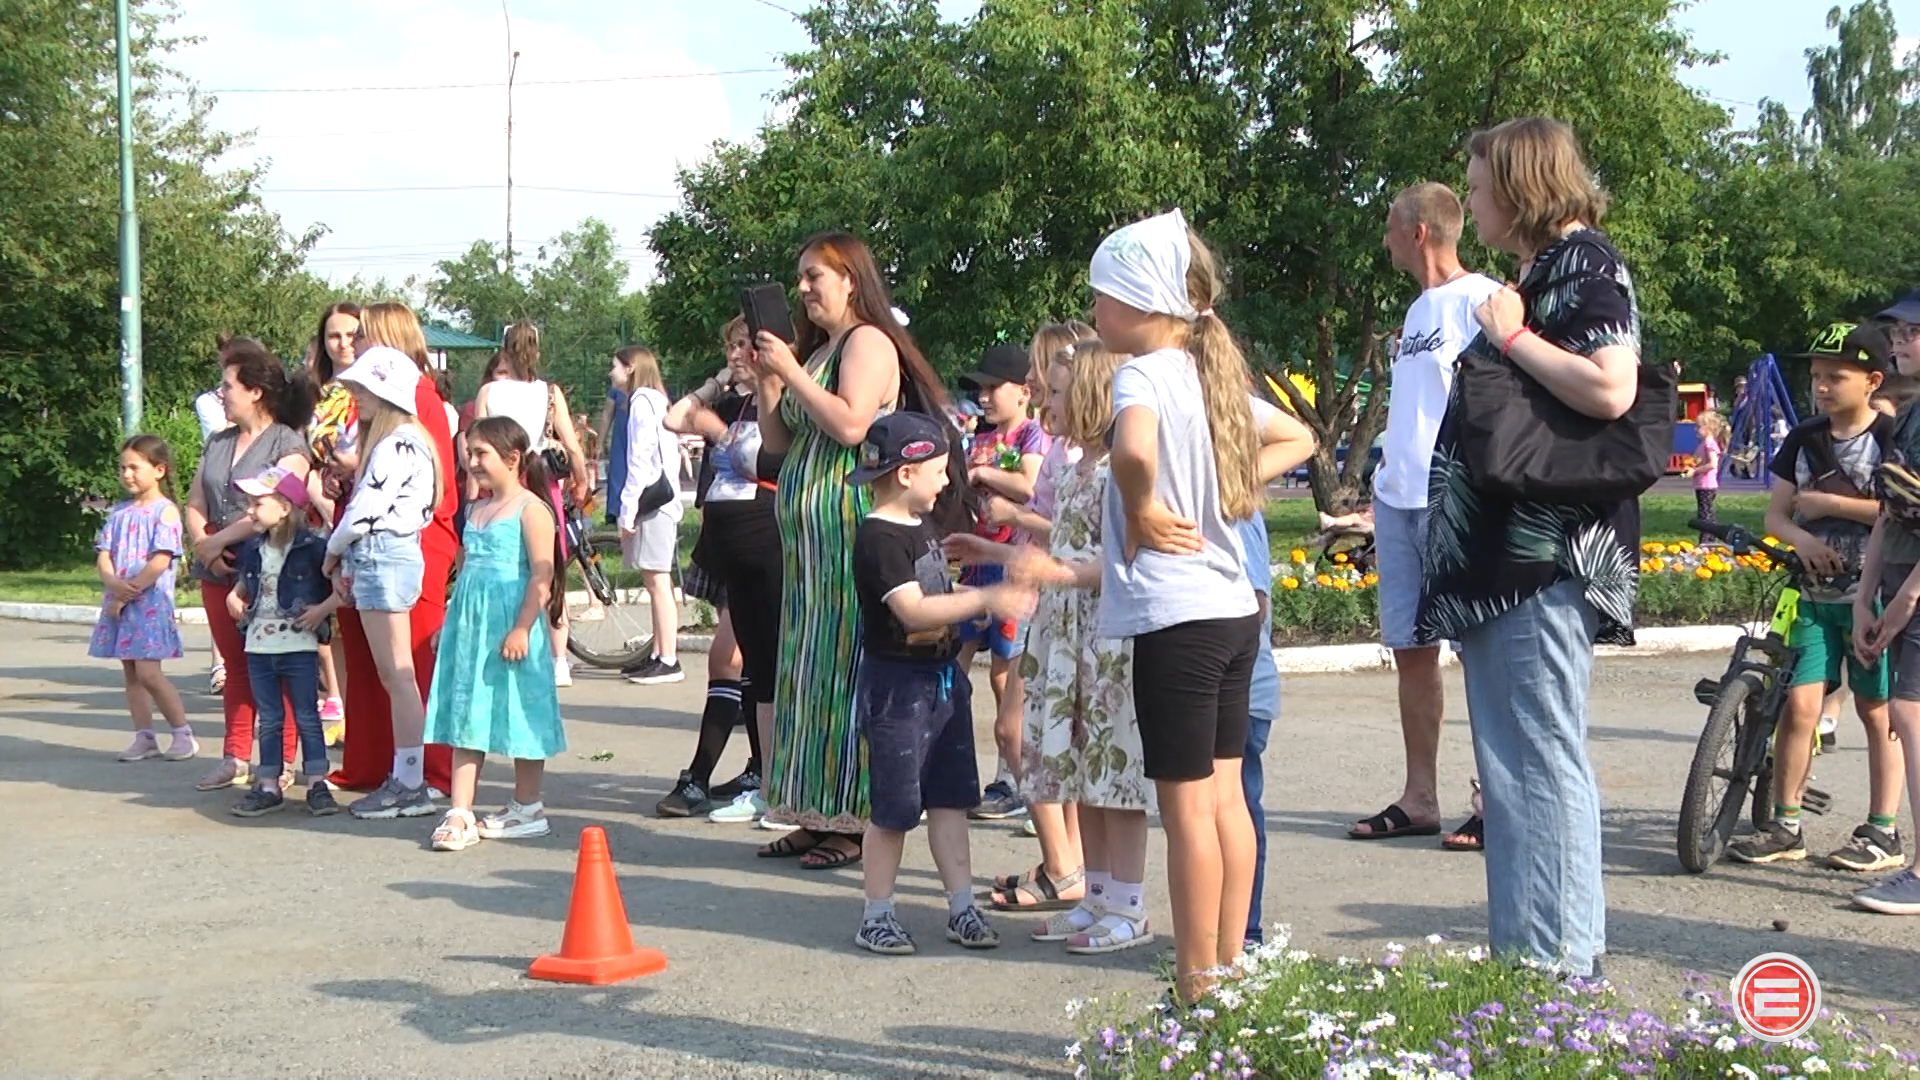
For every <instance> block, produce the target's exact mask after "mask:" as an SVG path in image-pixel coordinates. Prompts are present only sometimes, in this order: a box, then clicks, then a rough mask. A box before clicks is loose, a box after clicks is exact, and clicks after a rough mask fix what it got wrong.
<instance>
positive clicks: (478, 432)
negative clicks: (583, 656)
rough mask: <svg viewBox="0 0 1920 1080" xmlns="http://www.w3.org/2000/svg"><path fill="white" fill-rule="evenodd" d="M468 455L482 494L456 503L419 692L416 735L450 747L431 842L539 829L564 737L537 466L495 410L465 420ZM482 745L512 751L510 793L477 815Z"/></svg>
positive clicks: (549, 523)
mask: <svg viewBox="0 0 1920 1080" xmlns="http://www.w3.org/2000/svg"><path fill="white" fill-rule="evenodd" d="M467 467H468V469H470V470H472V472H473V473H474V474H475V475H476V476H478V477H479V478H480V480H481V481H482V483H483V485H484V486H485V487H486V488H487V489H488V490H489V491H491V493H492V494H491V495H490V496H489V497H488V498H486V499H483V500H481V501H479V502H476V503H474V504H473V506H472V507H471V508H470V509H469V510H468V513H467V528H466V535H465V546H464V561H463V562H462V564H461V566H460V574H459V577H458V578H456V579H455V580H454V583H453V596H452V598H451V599H450V600H449V601H448V602H447V622H446V626H445V627H444V628H443V629H442V630H441V631H440V660H439V663H438V664H437V665H435V667H434V671H433V687H432V689H431V690H429V691H428V694H427V739H428V741H430V742H434V743H444V744H446V745H448V746H451V747H453V791H452V792H451V794H452V797H453V809H451V810H448V811H447V814H446V817H444V818H442V819H441V821H440V824H439V826H438V827H437V828H435V829H434V830H433V847H434V850H436V851H460V850H463V849H465V848H469V847H472V846H473V845H474V844H477V843H479V842H480V841H481V840H482V839H487V840H508V839H519V838H523V837H532V836H545V835H547V833H548V832H549V831H550V827H549V826H548V824H547V817H546V808H545V807H544V806H543V805H542V803H541V801H540V785H541V781H542V780H543V779H544V777H545V773H546V762H547V759H548V758H550V757H553V756H554V755H556V754H558V753H560V752H561V751H562V750H565V749H566V748H567V740H566V736H565V734H564V733H563V732H562V731H561V729H560V698H559V695H558V692H557V691H555V689H554V685H553V650H552V648H551V646H550V640H551V639H550V636H549V621H550V620H551V619H552V617H553V615H552V611H551V608H552V607H553V602H554V600H555V598H556V596H557V595H559V592H558V585H557V582H556V579H555V573H554V550H553V549H554V543H553V538H554V520H553V510H552V509H551V508H550V507H549V506H548V505H547V503H546V501H545V499H544V498H542V497H540V496H538V495H535V494H534V492H536V491H545V490H547V481H546V477H545V470H544V469H542V468H541V465H540V458H539V456H538V455H536V454H533V453H531V452H530V451H529V450H528V440H527V432H526V429H525V428H522V427H521V426H520V424H519V422H518V421H516V420H514V419H512V418H510V417H504V416H490V417H485V418H483V419H480V420H477V421H475V422H474V425H473V427H471V428H469V429H468V431H467ZM529 489H531V490H529ZM488 754H494V755H497V756H501V757H510V758H512V759H513V800H512V801H511V802H509V803H508V804H507V807H506V809H504V810H502V811H500V812H499V813H497V814H488V815H486V816H485V817H482V818H479V819H477V820H476V819H475V818H474V815H473V803H474V793H475V789H476V788H477V787H478V786H479V783H480V767H481V765H483V764H484V763H485V762H486V759H487V755H488Z"/></svg>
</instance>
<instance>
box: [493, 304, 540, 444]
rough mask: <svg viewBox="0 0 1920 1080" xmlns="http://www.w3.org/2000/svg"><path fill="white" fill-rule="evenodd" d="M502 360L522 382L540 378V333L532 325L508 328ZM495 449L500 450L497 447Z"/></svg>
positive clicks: (514, 325) (519, 324) (520, 324)
mask: <svg viewBox="0 0 1920 1080" xmlns="http://www.w3.org/2000/svg"><path fill="white" fill-rule="evenodd" d="M500 359H501V360H503V361H505V362H506V365H507V371H508V373H510V374H511V375H512V376H513V377H514V378H516V379H518V380H520V381H521V382H533V381H534V380H536V379H538V378H539V377H540V331H539V329H538V328H536V327H535V326H534V325H533V324H532V323H514V324H513V325H512V326H509V327H507V333H506V340H505V341H503V342H502V343H501V346H500ZM494 449H496V450H497V449H499V448H498V447H495V448H494Z"/></svg>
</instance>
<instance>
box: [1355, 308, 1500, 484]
mask: <svg viewBox="0 0 1920 1080" xmlns="http://www.w3.org/2000/svg"><path fill="white" fill-rule="evenodd" d="M1499 291H1500V283H1499V282H1497V281H1495V280H1493V279H1492V278H1490V277H1487V276H1486V275H1484V274H1468V275H1466V276H1465V277H1461V278H1456V279H1454V280H1453V281H1449V282H1447V283H1446V284H1444V285H1435V286H1434V287H1433V288H1431V289H1428V290H1427V291H1426V292H1423V293H1421V294H1420V298H1419V299H1418V300H1415V301H1414V302H1413V307H1411V308H1409V309H1408V310H1407V321H1406V325H1405V326H1404V327H1403V328H1402V329H1401V331H1400V349H1399V351H1398V352H1397V353H1395V354H1394V358H1393V399H1392V403H1391V404H1390V405H1389V406H1388V407H1387V445H1386V448H1385V450H1384V451H1383V454H1382V460H1381V462H1380V470H1379V471H1378V472H1377V473H1375V474H1374V477H1373V496H1374V498H1376V499H1378V500H1380V501H1381V502H1383V503H1386V504H1387V505H1388V506H1391V507H1394V508H1396V509H1400V510H1424V509H1426V507H1427V471H1428V469H1429V468H1431V467H1432V465H1433V441H1434V439H1435V437H1437V436H1438V435H1439V434H1440V418H1441V417H1442V416H1443V415H1445V414H1446V411H1447V395H1448V394H1449V393H1450V392H1452V390H1453V367H1454V362H1455V361H1456V360H1457V359H1458V358H1459V356H1460V350H1462V349H1464V348H1466V347H1467V343H1468V342H1469V341H1472V340H1473V338H1474V335H1476V334H1478V333H1479V332H1480V324H1479V322H1477V321H1476V320H1475V319H1474V317H1473V309H1475V308H1477V307H1479V306H1480V305H1481V304H1482V303H1485V302H1486V299H1487V297H1489V296H1492V295H1493V294H1494V293H1496V292H1499Z"/></svg>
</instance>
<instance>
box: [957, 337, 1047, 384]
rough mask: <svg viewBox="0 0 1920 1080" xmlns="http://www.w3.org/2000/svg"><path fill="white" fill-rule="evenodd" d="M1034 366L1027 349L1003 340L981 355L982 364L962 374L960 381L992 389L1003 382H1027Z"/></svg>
mask: <svg viewBox="0 0 1920 1080" xmlns="http://www.w3.org/2000/svg"><path fill="white" fill-rule="evenodd" d="M1032 366H1033V365H1032V363H1031V362H1030V361H1029V360H1028V359H1027V350H1025V349H1023V348H1021V347H1020V346H1018V345H1013V344H1010V343H1008V342H1004V341H1003V342H1001V343H1000V344H998V345H995V346H994V347H993V348H991V349H988V350H987V351H986V353H985V355H983V356H981V357H980V366H979V367H978V368H975V369H974V370H972V371H969V372H967V373H966V374H965V375H962V376H960V381H961V382H963V383H966V384H967V385H968V386H977V387H979V388H980V389H982V390H991V389H993V388H994V387H996V386H999V385H1000V384H1001V383H1010V382H1017V383H1023V382H1026V381H1027V372H1028V370H1029V369H1031V368H1032Z"/></svg>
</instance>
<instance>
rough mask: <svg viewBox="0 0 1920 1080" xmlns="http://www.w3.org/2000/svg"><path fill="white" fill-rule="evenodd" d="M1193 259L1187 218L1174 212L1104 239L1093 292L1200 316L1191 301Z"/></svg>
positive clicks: (1093, 272) (1163, 311)
mask: <svg viewBox="0 0 1920 1080" xmlns="http://www.w3.org/2000/svg"><path fill="white" fill-rule="evenodd" d="M1192 262H1193V246H1192V241H1190V240H1189V239H1188V238H1187V219H1186V218H1185V217H1184V216H1183V215H1182V214H1181V213H1180V211H1178V210H1171V211H1169V212H1167V213H1164V214H1161V215H1160V216H1159V217H1151V218H1147V219H1146V220H1145V221H1136V222H1134V223H1133V224H1131V225H1128V226H1126V227H1125V228H1123V229H1119V230H1116V231H1115V232H1114V233H1113V234H1112V235H1110V236H1108V237H1107V238H1106V239H1105V240H1102V241H1101V242H1100V248H1099V250H1097V251H1095V252H1094V253H1093V266H1092V268H1091V270H1090V271H1089V274H1088V277H1089V279H1090V283H1091V284H1092V285H1093V289H1094V291H1095V292H1100V293H1105V294H1106V295H1108V296H1111V297H1113V298H1114V299H1115V300H1118V301H1120V302H1121V303H1123V304H1126V305H1127V306H1129V307H1134V308H1138V309H1140V310H1141V311H1152V312H1158V313H1159V314H1162V315H1172V316H1175V317H1176V318H1181V319H1196V318H1199V316H1200V312H1199V311H1198V310H1196V309H1195V308H1194V306H1193V303H1192V301H1190V300H1188V299H1187V267H1188V265H1189V264H1191V263H1192Z"/></svg>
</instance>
